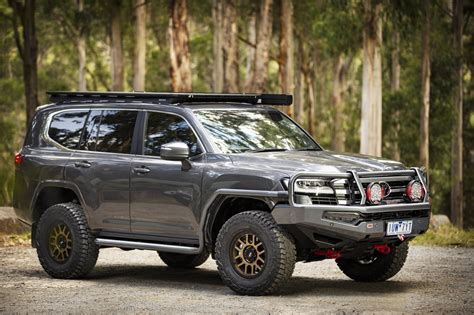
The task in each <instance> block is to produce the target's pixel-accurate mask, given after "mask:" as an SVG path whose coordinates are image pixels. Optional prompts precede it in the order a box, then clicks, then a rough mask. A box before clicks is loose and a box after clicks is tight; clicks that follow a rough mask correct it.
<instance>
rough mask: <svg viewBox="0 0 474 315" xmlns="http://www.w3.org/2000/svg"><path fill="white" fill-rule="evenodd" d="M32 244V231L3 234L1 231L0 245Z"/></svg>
mask: <svg viewBox="0 0 474 315" xmlns="http://www.w3.org/2000/svg"><path fill="white" fill-rule="evenodd" d="M30 244H31V233H30V232H24V233H21V234H2V233H0V246H4V247H10V246H29V245H30Z"/></svg>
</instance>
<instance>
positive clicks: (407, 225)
mask: <svg viewBox="0 0 474 315" xmlns="http://www.w3.org/2000/svg"><path fill="white" fill-rule="evenodd" d="M412 226H413V221H396V222H387V235H399V234H410V233H411V228H412Z"/></svg>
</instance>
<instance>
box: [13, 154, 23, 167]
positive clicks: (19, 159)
mask: <svg viewBox="0 0 474 315" xmlns="http://www.w3.org/2000/svg"><path fill="white" fill-rule="evenodd" d="M22 162H23V155H22V154H21V153H17V154H15V165H20V164H21V163H22Z"/></svg>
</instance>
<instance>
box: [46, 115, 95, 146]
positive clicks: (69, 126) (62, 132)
mask: <svg viewBox="0 0 474 315" xmlns="http://www.w3.org/2000/svg"><path fill="white" fill-rule="evenodd" d="M88 112H89V111H88V110H84V111H70V112H64V113H60V114H57V115H54V116H53V119H52V120H51V125H50V126H49V131H48V134H49V137H50V138H51V139H53V140H54V141H56V142H57V143H59V144H61V145H62V146H64V147H66V148H69V149H77V146H78V144H79V140H80V138H81V132H82V128H83V127H84V122H85V121H86V118H87V114H88Z"/></svg>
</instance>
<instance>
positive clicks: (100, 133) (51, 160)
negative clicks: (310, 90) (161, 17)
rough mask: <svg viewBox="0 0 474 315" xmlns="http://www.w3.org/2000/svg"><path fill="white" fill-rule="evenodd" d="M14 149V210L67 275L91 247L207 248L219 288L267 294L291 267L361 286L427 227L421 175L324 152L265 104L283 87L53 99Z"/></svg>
mask: <svg viewBox="0 0 474 315" xmlns="http://www.w3.org/2000/svg"><path fill="white" fill-rule="evenodd" d="M50 96H51V99H52V100H53V102H54V103H53V104H50V105H46V106H43V107H41V108H39V109H38V110H37V113H36V116H35V118H34V120H33V122H32V125H31V128H30V130H29V132H28V135H27V137H26V140H25V144H24V147H23V148H22V150H21V152H20V153H19V154H18V155H17V157H16V159H15V161H16V164H17V166H16V184H15V192H14V208H15V211H16V213H17V215H18V217H19V218H20V219H21V220H22V221H23V222H25V223H27V224H29V225H31V226H32V245H33V246H34V247H36V248H37V251H38V255H39V258H40V261H41V263H42V265H43V267H44V268H45V270H46V271H47V272H48V273H49V274H50V275H52V276H54V277H59V278H73V277H80V276H84V275H85V274H87V273H88V272H89V271H90V270H91V269H92V268H93V266H94V264H95V261H96V259H97V255H98V251H99V248H105V247H120V248H124V249H125V248H135V249H150V250H156V251H158V252H159V253H160V256H161V257H162V259H163V260H164V261H165V262H166V263H167V264H168V265H170V266H171V267H181V268H186V267H195V266H197V265H199V264H201V263H203V262H204V261H205V260H206V259H207V258H208V256H209V254H212V256H213V258H215V259H216V260H217V264H218V269H219V272H220V274H221V276H222V278H223V280H224V282H225V283H226V284H228V285H229V286H230V287H231V288H232V289H234V290H235V291H237V292H239V293H243V294H269V293H273V292H275V291H276V290H277V289H278V288H279V287H281V285H282V284H283V283H284V282H285V281H286V280H287V279H288V278H289V277H290V276H291V273H292V271H293V268H294V264H295V262H296V261H313V260H321V259H326V258H336V262H337V263H338V265H339V267H340V268H341V270H342V271H343V272H344V273H346V274H347V275H348V276H349V277H351V278H353V279H355V280H360V281H380V280H386V279H388V278H390V277H391V276H393V275H395V274H396V273H397V272H398V271H399V270H400V269H401V267H402V265H403V263H404V261H405V258H406V254H407V249H408V240H410V239H412V238H413V237H415V236H416V235H418V234H421V233H423V232H425V231H426V230H427V228H428V222H429V212H430V205H429V203H428V193H427V186H426V183H425V179H424V174H423V173H422V172H421V171H420V170H419V169H416V168H413V169H408V168H406V167H404V166H403V165H402V164H401V163H398V162H394V161H388V160H384V159H380V158H374V157H369V156H362V155H354V154H351V155H348V154H342V153H335V152H329V151H326V150H323V149H322V148H321V147H320V146H319V145H318V144H317V143H316V142H315V141H314V140H313V139H312V138H311V137H310V136H309V135H308V134H307V133H306V132H305V131H304V130H303V129H301V128H300V127H298V126H297V125H296V124H295V123H294V122H293V121H292V120H291V119H289V118H288V117H287V116H285V115H284V114H282V113H281V112H279V111H278V110H276V109H274V108H272V107H269V106H267V105H270V104H275V105H288V104H291V96H287V95H239V94H233V95H223V94H172V93H168V94H157V93H95V92H90V93H65V92H55V93H50Z"/></svg>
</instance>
